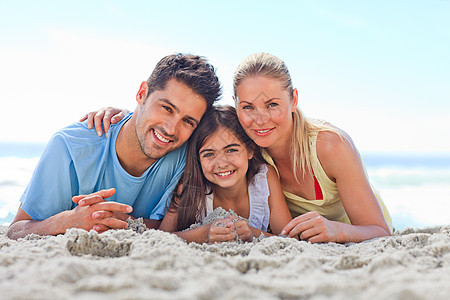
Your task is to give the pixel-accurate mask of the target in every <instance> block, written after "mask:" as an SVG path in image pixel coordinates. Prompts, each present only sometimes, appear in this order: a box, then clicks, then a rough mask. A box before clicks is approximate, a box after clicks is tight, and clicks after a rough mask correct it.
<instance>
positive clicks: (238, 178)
mask: <svg viewBox="0 0 450 300" xmlns="http://www.w3.org/2000/svg"><path fill="white" fill-rule="evenodd" d="M180 184H181V185H180V187H179V189H178V194H177V195H175V196H174V198H173V202H172V204H171V206H170V208H169V210H168V212H167V214H166V215H165V217H164V219H163V221H162V223H161V226H160V229H161V230H164V231H169V232H175V234H177V235H178V236H180V237H181V238H183V239H185V240H186V241H187V242H198V243H204V242H210V243H213V242H225V241H230V240H233V239H234V238H235V237H236V236H238V237H239V238H240V239H241V240H243V241H252V238H253V236H256V237H257V236H259V235H260V234H261V233H262V232H266V231H267V230H268V227H269V225H270V230H271V231H272V232H273V233H274V234H280V233H281V230H282V229H283V227H284V226H285V225H286V224H287V223H288V222H289V221H290V220H292V217H291V215H290V214H289V210H288V208H287V206H286V202H285V201H284V197H283V193H282V190H281V185H280V182H279V180H278V178H277V175H276V173H275V170H274V169H273V167H271V166H268V165H266V164H264V163H263V160H262V157H261V155H260V153H259V149H258V147H257V146H256V145H255V144H254V143H253V141H252V140H251V139H249V138H248V136H247V135H246V134H245V131H244V130H243V129H242V127H241V125H240V124H239V121H238V118H237V115H236V111H235V109H234V108H233V107H231V106H223V107H214V108H213V109H212V110H211V111H209V112H207V113H206V114H205V116H204V117H203V119H202V121H201V122H200V124H199V126H198V128H197V129H196V131H195V132H194V134H193V135H192V137H191V139H190V141H189V147H188V152H187V158H186V167H185V171H184V174H183V178H182V179H181V181H180ZM217 207H222V208H223V209H225V210H228V209H232V210H233V211H234V212H236V213H237V214H238V215H239V216H242V217H244V218H246V219H248V220H249V224H247V222H245V221H244V220H242V219H237V218H235V219H234V220H233V218H231V217H229V218H227V219H222V220H219V221H216V222H214V224H208V225H203V226H201V227H199V228H196V229H191V230H185V229H187V228H188V227H189V226H190V225H191V224H194V223H196V222H200V221H201V220H202V219H203V218H204V217H205V216H206V215H207V214H209V213H210V212H212V211H213V210H214V209H215V208H217ZM183 230H185V231H183Z"/></svg>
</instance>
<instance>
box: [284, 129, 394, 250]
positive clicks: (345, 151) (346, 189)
mask: <svg viewBox="0 0 450 300" xmlns="http://www.w3.org/2000/svg"><path fill="white" fill-rule="evenodd" d="M342 135H343V138H341V137H340V136H339V135H337V134H336V133H333V132H328V131H324V132H320V133H319V136H318V139H317V155H318V158H319V160H320V163H321V165H322V167H323V169H324V171H325V173H326V174H327V176H328V177H329V178H330V179H331V180H332V181H334V182H336V184H337V187H338V191H339V194H340V196H341V200H342V204H343V206H344V208H345V211H346V213H347V215H348V217H349V219H350V222H351V224H352V225H349V224H345V223H341V222H335V221H329V220H327V219H326V218H324V217H322V216H320V215H319V214H318V213H317V212H309V213H306V214H304V215H301V216H299V217H297V218H295V219H294V220H293V221H292V222H290V223H289V224H288V226H286V228H285V230H286V232H289V235H290V236H293V235H296V234H300V238H301V239H308V240H309V241H311V242H338V243H346V242H361V241H364V240H368V239H371V238H375V237H381V236H386V235H390V230H389V227H388V225H387V224H386V221H385V219H384V216H383V213H382V211H381V209H380V207H379V205H378V201H377V199H376V197H375V195H374V194H373V191H372V188H371V187H370V184H369V182H368V179H367V177H366V174H365V172H364V167H363V165H362V162H361V158H360V156H359V154H358V151H357V150H356V148H355V146H354V145H353V142H352V140H351V139H350V137H348V136H347V135H346V134H345V133H343V134H342Z"/></svg>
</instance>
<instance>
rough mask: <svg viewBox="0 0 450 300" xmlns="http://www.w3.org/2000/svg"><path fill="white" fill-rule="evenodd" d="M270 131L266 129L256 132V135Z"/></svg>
mask: <svg viewBox="0 0 450 300" xmlns="http://www.w3.org/2000/svg"><path fill="white" fill-rule="evenodd" d="M269 130H270V129H266V130H256V131H257V132H258V133H266V132H269Z"/></svg>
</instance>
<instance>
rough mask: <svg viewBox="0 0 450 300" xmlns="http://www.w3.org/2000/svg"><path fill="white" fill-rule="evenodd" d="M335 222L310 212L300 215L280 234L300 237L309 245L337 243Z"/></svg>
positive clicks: (338, 240)
mask: <svg viewBox="0 0 450 300" xmlns="http://www.w3.org/2000/svg"><path fill="white" fill-rule="evenodd" d="M338 232H339V231H338V224H337V222H334V221H330V220H328V219H326V218H324V217H322V216H321V215H320V214H319V213H318V212H316V211H311V212H307V213H306V214H303V215H300V216H298V217H296V218H295V219H293V220H292V221H291V222H289V223H288V224H287V225H286V226H285V227H284V228H283V230H282V232H281V234H283V235H288V236H289V237H295V236H296V235H298V234H299V235H300V239H301V240H307V241H309V242H311V243H327V242H335V243H339V242H340V240H341V239H340V238H339V235H338Z"/></svg>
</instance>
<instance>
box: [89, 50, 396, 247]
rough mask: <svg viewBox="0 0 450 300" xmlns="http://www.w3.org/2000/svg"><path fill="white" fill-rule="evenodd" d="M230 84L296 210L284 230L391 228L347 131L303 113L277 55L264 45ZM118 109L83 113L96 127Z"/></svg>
mask: <svg viewBox="0 0 450 300" xmlns="http://www.w3.org/2000/svg"><path fill="white" fill-rule="evenodd" d="M233 88H234V98H235V103H236V110H237V113H238V117H239V121H240V123H241V124H242V127H243V128H244V130H245V131H246V133H247V135H248V136H249V137H250V138H251V139H253V140H254V142H255V143H256V144H257V145H258V146H260V147H261V148H262V150H263V154H264V158H265V159H266V160H267V162H268V163H269V164H271V165H272V166H273V167H274V168H275V169H276V170H277V173H278V176H279V177H280V181H281V184H282V188H283V193H284V195H285V198H286V201H287V204H288V207H289V210H290V212H291V214H292V216H293V218H294V219H293V220H292V221H291V222H289V224H287V225H286V226H285V227H284V229H283V231H282V234H286V235H288V236H290V237H294V236H297V235H299V237H300V239H303V240H308V241H310V242H313V243H314V242H338V243H346V242H360V241H364V240H367V239H371V238H375V237H381V236H386V235H390V233H391V230H392V225H391V218H390V216H389V213H388V211H387V209H386V207H385V205H384V204H383V202H382V201H381V199H380V198H379V197H377V195H376V194H375V193H374V191H373V190H372V188H371V186H370V184H369V181H368V179H367V176H366V173H365V170H364V166H363V164H362V162H361V158H360V156H359V153H358V151H357V150H356V147H355V146H354V144H353V142H352V140H351V138H350V137H349V136H348V135H347V134H346V133H345V132H343V131H342V130H340V129H338V128H336V127H334V126H332V125H331V124H328V123H325V122H321V121H316V120H306V119H305V118H304V116H303V115H302V113H301V111H300V109H299V108H297V104H298V92H297V90H296V89H295V88H293V85H292V80H291V77H290V74H289V71H288V68H287V66H286V65H285V64H284V62H283V61H282V60H280V59H279V58H278V57H276V56H273V55H271V54H268V53H257V54H252V55H250V56H249V57H247V58H246V59H245V60H244V61H243V62H242V63H241V64H240V65H239V66H238V68H237V70H236V72H235V75H234V83H233ZM117 112H120V111H115V110H113V109H106V110H105V109H103V110H100V111H99V112H98V113H96V112H94V113H90V114H88V115H86V116H85V118H83V120H84V119H86V118H88V119H89V120H88V123H89V124H90V126H92V120H93V119H95V120H96V128H97V129H98V128H101V125H100V124H101V123H100V122H99V121H100V120H101V119H103V115H105V118H106V122H107V123H109V120H110V116H111V115H114V114H115V113H117ZM106 116H108V117H106ZM116 119H120V117H119V118H116ZM114 121H116V120H114ZM105 129H106V128H105ZM97 131H98V130H97Z"/></svg>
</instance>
